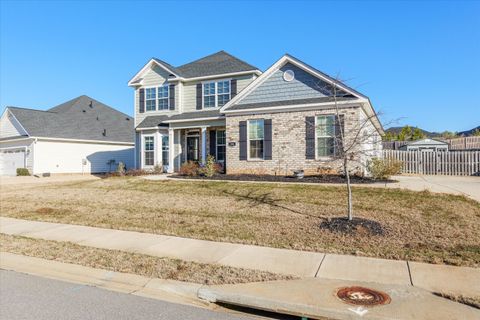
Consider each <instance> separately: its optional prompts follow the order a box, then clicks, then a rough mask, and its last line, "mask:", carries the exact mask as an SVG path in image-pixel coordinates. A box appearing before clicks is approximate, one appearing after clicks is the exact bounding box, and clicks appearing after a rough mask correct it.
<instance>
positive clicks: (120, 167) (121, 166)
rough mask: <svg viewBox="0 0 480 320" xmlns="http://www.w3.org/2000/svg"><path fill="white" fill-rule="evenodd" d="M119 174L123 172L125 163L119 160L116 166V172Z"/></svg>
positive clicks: (121, 174)
mask: <svg viewBox="0 0 480 320" xmlns="http://www.w3.org/2000/svg"><path fill="white" fill-rule="evenodd" d="M116 173H117V174H118V175H119V176H123V175H124V174H125V164H124V163H123V162H121V161H120V162H119V163H118V166H117V172H116Z"/></svg>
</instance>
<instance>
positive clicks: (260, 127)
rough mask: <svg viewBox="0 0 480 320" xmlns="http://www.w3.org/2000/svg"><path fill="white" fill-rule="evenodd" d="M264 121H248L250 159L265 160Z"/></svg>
mask: <svg viewBox="0 0 480 320" xmlns="http://www.w3.org/2000/svg"><path fill="white" fill-rule="evenodd" d="M263 141H264V121H263V119H255V120H248V158H249V159H253V160H256V159H261V160H263V154H264V152H263V146H264V143H263Z"/></svg>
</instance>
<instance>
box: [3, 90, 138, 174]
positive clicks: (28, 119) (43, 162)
mask: <svg viewBox="0 0 480 320" xmlns="http://www.w3.org/2000/svg"><path fill="white" fill-rule="evenodd" d="M120 161H121V162H123V163H125V164H126V166H127V168H133V167H134V119H132V118H131V117H130V116H128V115H126V114H124V113H121V112H119V111H117V110H115V109H113V108H111V107H109V106H107V105H105V104H103V103H101V102H98V101H96V100H94V99H92V98H90V97H87V96H80V97H78V98H75V99H73V100H70V101H67V102H65V103H63V104H60V105H58V106H56V107H54V108H51V109H49V110H47V111H41V110H34V109H25V108H17V107H7V108H6V109H5V111H4V112H3V114H2V117H1V119H0V174H2V175H15V173H16V169H17V168H28V169H29V171H30V172H31V173H32V174H44V173H99V172H107V171H111V170H115V169H116V166H117V165H118V163H119V162H120Z"/></svg>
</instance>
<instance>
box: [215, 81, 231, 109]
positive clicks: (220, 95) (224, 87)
mask: <svg viewBox="0 0 480 320" xmlns="http://www.w3.org/2000/svg"><path fill="white" fill-rule="evenodd" d="M228 101H230V80H226V81H219V82H217V107H223V106H224V105H225V104H226V103H227V102H228Z"/></svg>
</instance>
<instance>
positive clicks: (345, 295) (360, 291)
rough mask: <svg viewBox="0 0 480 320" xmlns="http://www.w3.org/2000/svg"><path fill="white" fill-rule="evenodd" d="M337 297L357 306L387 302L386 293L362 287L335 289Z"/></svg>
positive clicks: (388, 299) (388, 298)
mask: <svg viewBox="0 0 480 320" xmlns="http://www.w3.org/2000/svg"><path fill="white" fill-rule="evenodd" d="M337 297H338V298H340V299H341V300H342V301H345V302H346V303H350V304H354V305H357V306H376V305H381V304H389V303H390V297H389V296H388V294H386V293H384V292H381V291H377V290H372V289H368V288H363V287H346V288H340V289H339V290H338V291H337Z"/></svg>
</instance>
